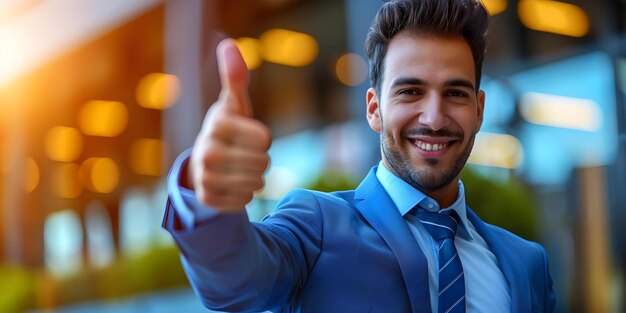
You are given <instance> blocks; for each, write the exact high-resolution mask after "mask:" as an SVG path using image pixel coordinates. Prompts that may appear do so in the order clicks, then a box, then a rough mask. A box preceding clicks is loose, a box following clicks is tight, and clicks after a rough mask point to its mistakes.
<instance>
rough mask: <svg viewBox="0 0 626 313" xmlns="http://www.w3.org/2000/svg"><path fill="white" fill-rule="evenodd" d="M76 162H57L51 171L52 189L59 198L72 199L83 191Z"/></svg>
mask: <svg viewBox="0 0 626 313" xmlns="http://www.w3.org/2000/svg"><path fill="white" fill-rule="evenodd" d="M78 170H79V166H78V164H74V163H58V164H55V165H54V169H53V171H52V190H53V191H54V193H55V194H56V195H57V196H59V197H61V198H68V199H74V198H76V197H78V196H79V195H80V194H81V193H82V192H83V186H81V184H80V182H79V180H78Z"/></svg>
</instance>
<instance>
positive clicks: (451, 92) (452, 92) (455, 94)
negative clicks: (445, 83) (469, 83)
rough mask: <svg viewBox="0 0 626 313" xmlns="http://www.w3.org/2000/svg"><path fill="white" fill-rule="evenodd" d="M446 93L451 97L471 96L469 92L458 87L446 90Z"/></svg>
mask: <svg viewBox="0 0 626 313" xmlns="http://www.w3.org/2000/svg"><path fill="white" fill-rule="evenodd" d="M446 95H447V96H450V97H462V98H467V97H468V96H469V94H468V93H467V92H465V91H463V90H457V89H452V90H448V91H447V92H446Z"/></svg>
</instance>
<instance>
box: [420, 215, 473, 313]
mask: <svg viewBox="0 0 626 313" xmlns="http://www.w3.org/2000/svg"><path fill="white" fill-rule="evenodd" d="M416 215H417V218H418V219H419V220H420V221H421V222H422V224H423V225H424V227H425V228H426V230H427V231H428V232H429V233H430V235H431V236H432V237H433V239H435V241H436V242H437V243H438V244H439V313H459V312H465V279H464V275H463V266H462V265H461V259H460V258H459V254H458V253H457V251H456V247H455V246H454V235H455V234H456V227H457V224H458V219H459V217H458V215H457V213H456V212H455V211H454V210H450V211H447V212H445V213H433V212H428V211H426V210H418V211H417V213H416Z"/></svg>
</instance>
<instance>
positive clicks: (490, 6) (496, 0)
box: [481, 0, 508, 16]
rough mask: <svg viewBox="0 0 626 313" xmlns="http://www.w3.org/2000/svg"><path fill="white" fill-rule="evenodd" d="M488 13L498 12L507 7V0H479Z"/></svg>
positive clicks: (494, 13)
mask: <svg viewBox="0 0 626 313" xmlns="http://www.w3.org/2000/svg"><path fill="white" fill-rule="evenodd" d="M481 2H482V3H483V5H484V6H485V8H486V9H487V12H489V15H491V16H493V15H496V14H500V13H502V12H504V11H505V10H506V8H507V7H508V3H507V2H508V1H507V0H481Z"/></svg>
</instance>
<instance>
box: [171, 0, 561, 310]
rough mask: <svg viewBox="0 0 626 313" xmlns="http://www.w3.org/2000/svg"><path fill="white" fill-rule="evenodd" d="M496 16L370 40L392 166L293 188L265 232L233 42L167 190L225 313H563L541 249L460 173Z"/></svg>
mask: <svg viewBox="0 0 626 313" xmlns="http://www.w3.org/2000/svg"><path fill="white" fill-rule="evenodd" d="M487 16H488V15H487V12H486V11H485V9H484V7H483V6H482V5H481V4H480V3H479V2H478V1H475V0H398V1H391V2H388V3H386V4H384V5H383V7H382V8H381V9H380V10H379V12H378V14H377V16H376V18H375V20H374V23H373V25H372V27H371V29H370V32H369V34H368V38H367V42H366V49H367V54H368V57H369V62H370V80H371V88H370V89H369V90H368V92H367V103H366V105H367V120H368V122H369V125H370V127H371V128H372V129H373V130H374V131H376V132H378V133H380V147H381V161H380V164H379V165H378V166H375V167H373V168H372V170H371V171H370V173H369V174H368V175H367V177H365V179H364V180H363V182H362V183H361V184H360V185H359V187H358V188H357V189H356V190H352V191H341V192H333V193H321V192H315V191H308V190H295V191H293V192H291V193H289V194H288V195H286V196H285V197H284V198H283V199H282V200H281V202H280V203H279V204H278V206H277V208H276V210H275V212H274V213H272V214H270V215H269V216H268V217H266V218H265V219H264V220H263V221H262V222H260V223H251V222H249V221H248V218H247V215H246V213H245V204H246V203H248V202H249V201H250V199H251V198H252V196H253V193H254V191H255V190H258V189H259V188H261V187H262V186H263V173H264V171H265V169H266V167H267V165H268V162H269V157H268V155H267V149H268V148H269V146H270V142H271V135H270V132H269V130H268V129H267V127H266V126H265V125H263V124H262V123H261V122H259V121H257V120H255V119H254V118H253V117H252V114H251V108H250V104H249V100H248V95H247V90H246V89H247V70H246V67H245V63H244V62H243V60H242V58H241V55H240V54H239V52H238V50H237V48H236V46H235V45H234V43H233V41H232V40H230V39H227V40H224V41H223V42H221V43H220V44H219V46H218V51H217V55H218V64H219V68H220V77H221V81H222V92H221V94H220V98H219V99H218V101H217V102H216V103H215V104H213V106H212V107H211V109H210V110H209V112H208V113H207V116H206V118H205V122H204V124H203V128H202V130H201V131H200V133H199V134H198V137H197V138H196V142H195V145H194V147H193V148H192V149H191V151H187V152H185V153H183V154H182V155H181V156H180V157H179V158H178V159H177V161H176V163H175V164H174V166H173V168H172V171H171V173H170V177H169V178H168V191H169V199H168V204H167V208H166V213H165V217H164V221H163V226H164V227H165V228H166V229H167V230H168V231H170V233H171V234H172V236H173V237H174V239H175V241H176V243H177V244H178V246H179V248H180V250H181V260H182V262H183V266H184V268H185V271H186V272H187V275H188V277H189V280H190V282H191V284H192V286H193V288H194V290H195V291H196V293H197V294H198V296H199V297H200V298H201V299H202V301H203V303H204V304H205V305H206V306H207V307H209V308H211V309H215V310H222V311H236V312H251V311H264V310H272V311H280V312H283V311H285V312H552V311H553V309H554V305H555V299H554V293H553V291H552V279H551V277H550V274H549V269H548V262H547V257H546V254H545V251H544V250H543V248H542V247H541V246H540V245H538V244H536V243H532V242H528V241H526V240H523V239H521V238H519V237H517V236H515V235H513V234H511V233H509V232H507V231H506V230H503V229H501V228H498V227H495V226H492V225H489V224H486V223H484V222H483V221H482V220H481V219H480V218H479V217H478V216H476V214H474V213H473V212H472V210H471V209H470V208H469V207H467V205H466V204H465V192H464V187H463V183H462V182H461V181H460V179H459V174H460V172H461V170H462V169H463V166H464V165H465V162H466V161H467V158H468V156H469V154H470V152H471V150H472V146H473V144H474V137H475V135H476V133H477V132H478V131H479V130H480V127H481V123H482V120H483V109H484V103H485V94H484V92H482V91H481V90H480V77H481V67H482V62H483V56H484V52H485V39H484V34H485V32H486V29H487Z"/></svg>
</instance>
